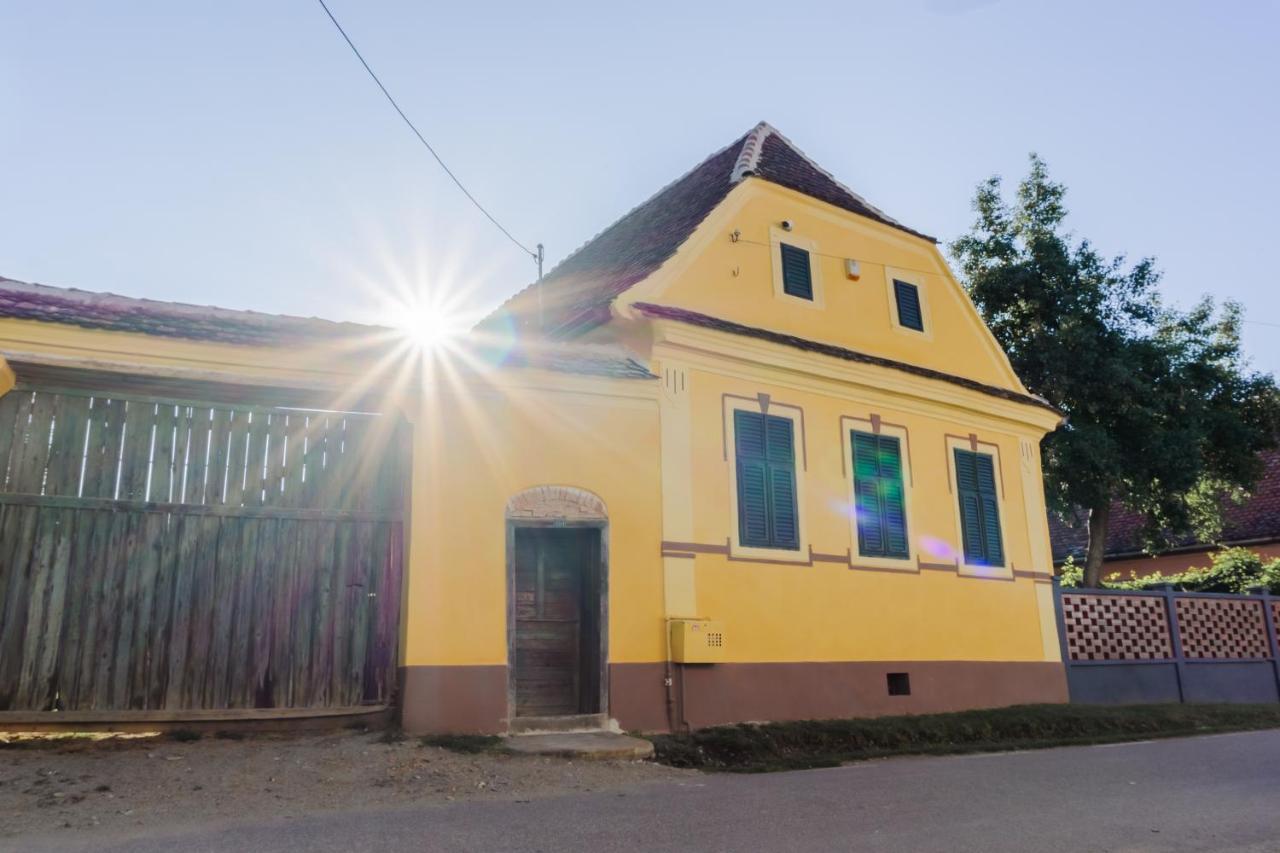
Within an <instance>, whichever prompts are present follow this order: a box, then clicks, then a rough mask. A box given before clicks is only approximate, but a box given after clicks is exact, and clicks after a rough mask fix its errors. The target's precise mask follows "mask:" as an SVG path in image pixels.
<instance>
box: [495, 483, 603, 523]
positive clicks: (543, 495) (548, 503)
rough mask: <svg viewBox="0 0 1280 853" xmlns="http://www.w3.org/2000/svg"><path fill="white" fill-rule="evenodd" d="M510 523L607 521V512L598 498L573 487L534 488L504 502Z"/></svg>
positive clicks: (584, 490) (593, 494) (591, 493)
mask: <svg viewBox="0 0 1280 853" xmlns="http://www.w3.org/2000/svg"><path fill="white" fill-rule="evenodd" d="M506 516H507V518H508V519H511V520H513V521H520V520H526V519H527V520H530V521H607V520H608V519H609V512H608V510H607V509H606V508H605V505H604V501H603V500H601V499H600V496H599V495H597V494H595V493H593V492H589V491H587V490H586V489H579V488H577V487H576V486H534V487H533V488H530V489H525V490H524V491H523V492H520V493H518V494H516V495H514V496H512V498H511V499H510V500H509V501H507V509H506Z"/></svg>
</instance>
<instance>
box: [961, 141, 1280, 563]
mask: <svg viewBox="0 0 1280 853" xmlns="http://www.w3.org/2000/svg"><path fill="white" fill-rule="evenodd" d="M1065 195H1066V188H1065V187H1064V186H1063V185H1062V184H1059V183H1055V182H1054V181H1052V180H1051V179H1050V177H1049V172H1048V169H1047V167H1046V166H1045V164H1044V161H1042V160H1041V159H1040V158H1039V157H1037V156H1035V155H1034V154H1033V155H1031V168H1030V172H1029V174H1028V176H1027V177H1026V179H1024V180H1023V181H1022V182H1021V183H1020V184H1019V186H1018V189H1017V193H1016V197H1015V198H1014V200H1013V202H1012V203H1008V202H1006V201H1005V199H1004V196H1003V193H1002V185H1001V181H1000V178H998V177H992V178H990V179H988V180H987V181H985V182H984V183H982V184H981V185H979V187H978V190H977V193H976V195H975V197H974V210H975V212H976V214H977V216H976V221H975V222H974V225H973V227H972V229H971V230H970V231H969V233H968V234H966V235H965V236H963V237H961V238H959V239H958V240H956V241H955V242H954V243H952V244H951V247H950V248H951V252H952V254H953V256H954V257H955V259H956V262H957V264H958V267H959V270H960V273H961V277H962V279H963V280H964V284H965V287H966V288H967V289H968V291H969V294H970V296H971V297H972V298H973V301H974V303H975V304H976V305H977V307H978V309H979V311H981V312H982V315H983V317H984V318H985V319H986V322H987V324H988V326H989V327H990V329H991V331H992V333H994V335H995V336H996V339H997V340H998V341H999V342H1000V344H1001V346H1003V347H1004V350H1005V352H1006V353H1008V355H1009V359H1010V361H1011V362H1012V364H1013V367H1014V370H1015V371H1016V372H1017V374H1018V376H1019V377H1020V378H1021V379H1022V381H1023V382H1024V383H1025V384H1026V386H1027V387H1028V389H1029V390H1031V391H1032V392H1033V393H1035V394H1038V395H1040V396H1042V397H1044V398H1045V399H1047V400H1048V401H1049V402H1050V403H1052V404H1054V405H1055V406H1057V407H1058V408H1059V409H1061V410H1062V412H1063V413H1064V414H1065V415H1066V417H1067V422H1066V424H1065V425H1064V426H1062V427H1060V428H1059V429H1058V430H1057V431H1055V432H1054V433H1052V434H1050V435H1049V436H1047V437H1046V439H1045V441H1044V444H1043V447H1042V451H1043V452H1042V456H1043V460H1044V473H1045V485H1046V492H1047V496H1048V500H1049V503H1050V506H1051V507H1052V508H1053V509H1054V510H1056V511H1058V512H1059V513H1061V514H1064V515H1067V514H1071V513H1074V512H1076V511H1078V510H1083V511H1084V512H1085V513H1087V516H1088V520H1089V538H1090V548H1089V551H1088V558H1087V561H1086V564H1085V581H1086V584H1087V585H1090V586H1094V585H1097V582H1098V573H1099V570H1100V568H1101V561H1102V554H1103V544H1104V543H1105V537H1106V528H1107V522H1108V520H1109V518H1110V507H1111V505H1112V502H1113V501H1118V502H1119V503H1121V504H1123V505H1125V506H1128V507H1130V508H1131V509H1133V510H1135V511H1138V512H1140V513H1143V514H1144V515H1145V516H1146V517H1147V518H1148V519H1149V525H1148V531H1147V532H1148V535H1149V538H1150V539H1151V540H1152V541H1154V540H1155V539H1156V538H1158V537H1160V536H1176V535H1184V534H1186V533H1188V532H1192V531H1193V528H1199V529H1198V530H1196V532H1201V531H1203V530H1206V529H1208V530H1211V529H1212V528H1213V527H1214V525H1215V524H1219V525H1220V513H1219V511H1218V509H1219V507H1220V506H1221V501H1222V497H1223V495H1225V494H1229V493H1232V492H1239V490H1247V489H1248V488H1250V487H1252V485H1253V484H1254V483H1255V482H1256V481H1257V478H1258V476H1259V475H1260V474H1261V462H1260V460H1259V459H1258V455H1257V454H1258V452H1259V451H1260V450H1264V449H1266V448H1269V447H1274V446H1275V443H1276V437H1277V433H1278V432H1280V397H1278V396H1277V391H1276V386H1275V382H1274V379H1273V378H1272V377H1271V376H1269V375H1265V374H1260V373H1256V372H1253V371H1251V370H1250V369H1249V368H1248V366H1247V364H1246V363H1245V360H1244V358H1243V356H1242V353H1241V350H1240V318H1241V309H1240V306H1239V305H1238V304H1236V303H1233V302H1226V303H1224V304H1223V305H1222V306H1221V307H1218V306H1216V305H1215V304H1214V302H1213V301H1212V300H1211V299H1210V298H1209V297H1205V298H1204V299H1202V300H1201V301H1200V302H1199V303H1198V304H1197V305H1195V306H1194V307H1193V308H1191V310H1189V311H1178V310H1175V309H1173V308H1170V307H1168V306H1166V305H1164V304H1163V303H1162V301H1161V299H1160V293H1159V289H1158V285H1159V282H1160V273H1159V272H1158V270H1157V269H1156V266H1155V263H1154V261H1153V260H1152V259H1151V258H1143V259H1141V260H1139V261H1138V262H1136V263H1134V264H1132V265H1130V264H1128V263H1127V261H1126V259H1125V258H1124V257H1123V256H1122V257H1116V258H1106V257H1104V256H1103V255H1102V254H1100V253H1099V252H1098V251H1097V250H1096V249H1094V247H1093V246H1092V245H1091V244H1090V243H1089V242H1088V241H1087V240H1077V239H1076V238H1075V237H1074V236H1073V235H1071V234H1070V233H1069V232H1068V231H1066V230H1065V227H1064V222H1065V220H1066V216H1067V209H1066V207H1065V205H1064V203H1063V202H1064V197H1065Z"/></svg>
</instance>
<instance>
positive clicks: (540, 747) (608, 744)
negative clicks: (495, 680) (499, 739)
mask: <svg viewBox="0 0 1280 853" xmlns="http://www.w3.org/2000/svg"><path fill="white" fill-rule="evenodd" d="M503 744H504V747H505V748H506V750H507V751H508V752H515V753H519V754H521V755H553V756H557V757H560V758H582V759H589V760H608V759H614V760H618V759H623V760H632V761H634V760H639V759H643V758H652V757H653V744H652V743H650V742H649V741H647V740H643V739H641V738H638V737H631V736H629V735H624V734H618V733H617V732H554V733H548V734H525V735H511V736H510V737H507V738H505V739H504V741H503Z"/></svg>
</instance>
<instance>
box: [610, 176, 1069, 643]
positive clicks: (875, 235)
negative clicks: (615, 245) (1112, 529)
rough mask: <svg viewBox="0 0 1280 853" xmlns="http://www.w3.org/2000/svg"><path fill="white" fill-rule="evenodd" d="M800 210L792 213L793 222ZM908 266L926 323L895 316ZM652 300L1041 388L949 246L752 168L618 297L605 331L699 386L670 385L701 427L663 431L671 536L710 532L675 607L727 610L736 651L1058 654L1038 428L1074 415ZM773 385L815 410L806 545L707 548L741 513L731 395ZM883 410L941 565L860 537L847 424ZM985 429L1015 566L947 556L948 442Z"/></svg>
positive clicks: (950, 549)
mask: <svg viewBox="0 0 1280 853" xmlns="http://www.w3.org/2000/svg"><path fill="white" fill-rule="evenodd" d="M784 220H788V221H790V222H791V224H792V228H791V230H790V231H784V230H782V228H781V223H782V222H783V221H784ZM779 240H782V241H786V242H789V243H792V244H793V245H797V246H799V247H801V248H805V249H807V250H808V251H810V253H811V265H812V269H813V271H814V276H815V299H814V300H813V301H812V302H805V301H802V300H798V299H795V298H794V297H790V296H787V295H785V294H783V293H782V292H781V288H780V282H779V281H778V277H777V270H776V265H777V248H776V243H777V242H778V241H779ZM846 259H854V260H857V261H858V262H859V265H860V276H859V278H858V280H856V281H854V280H851V279H850V278H848V276H847V274H846V268H845V260H846ZM894 278H900V279H902V280H905V281H910V282H911V283H914V284H916V285H917V286H918V287H919V288H920V291H921V296H922V299H923V302H924V314H925V327H926V328H925V333H924V334H920V333H918V332H915V331H911V330H906V329H903V328H901V327H900V326H899V325H898V324H897V322H896V314H895V308H894V306H893V304H892V298H893V297H892V286H891V281H892V279H894ZM635 302H652V303H657V304H660V305H669V306H675V307H679V308H684V309H689V310H693V311H698V312H701V313H704V314H708V315H711V316H714V317H717V318H722V319H727V320H732V321H735V322H738V323H743V324H746V325H749V326H756V327H760V328H764V329H768V330H772V331H777V332H783V333H787V334H791V335H795V336H797V337H800V338H805V339H809V340H816V341H821V342H825V343H832V344H836V345H839V346H843V347H847V348H849V349H853V350H857V351H860V352H865V353H870V354H873V355H876V356H881V357H886V358H890V359H894V360H897V361H902V362H906V363H909V364H913V365H919V366H922V367H928V368H932V369H935V370H939V371H942V372H944V373H948V374H951V375H954V376H960V377H965V378H969V379H974V380H977V381H980V382H983V383H986V384H989V385H994V386H997V387H1001V388H1007V389H1009V390H1013V391H1018V392H1022V393H1025V389H1024V387H1023V386H1022V384H1021V383H1020V382H1019V380H1018V379H1017V377H1016V376H1015V375H1014V374H1013V372H1012V369H1011V367H1010V365H1009V363H1008V360H1007V359H1006V358H1005V356H1004V354H1003V353H1002V352H1001V351H1000V350H999V347H998V346H997V344H996V343H995V341H994V339H993V338H992V336H991V335H990V333H989V332H988V330H987V329H986V328H985V326H984V325H983V323H982V321H981V318H980V317H979V315H978V314H977V312H976V310H975V309H974V307H973V305H972V303H971V302H970V301H969V299H968V297H967V296H966V295H965V294H964V292H963V290H962V289H961V288H960V286H959V285H958V283H957V282H956V281H955V279H954V278H953V277H952V275H951V273H950V271H949V270H948V269H947V266H946V263H945V261H944V259H943V257H942V255H941V253H940V252H939V250H938V248H937V247H936V246H934V245H933V244H931V243H929V242H928V241H926V240H923V239H920V238H916V237H913V236H911V235H908V234H904V233H903V232H901V231H899V230H897V229H894V228H890V227H888V226H884V225H881V224H879V223H876V222H873V221H871V220H868V219H866V218H864V217H859V216H856V215H853V214H850V213H848V212H846V211H842V210H839V209H837V208H834V207H832V206H830V205H827V204H824V203H822V202H819V201H816V200H814V199H810V198H808V197H806V196H804V195H801V194H799V193H796V192H793V191H791V190H788V189H785V188H781V187H778V186H776V185H774V184H770V183H767V182H765V181H762V180H759V179H750V180H748V181H746V182H744V183H743V184H742V185H740V186H738V187H737V188H735V189H734V190H733V191H732V192H731V193H730V195H729V196H728V198H727V199H726V200H725V201H724V202H723V203H722V204H721V206H720V207H719V208H717V210H716V211H714V212H713V213H712V214H711V215H710V216H709V217H708V218H707V219H706V220H705V221H704V222H703V223H702V224H701V225H700V226H699V227H698V229H697V230H696V231H695V233H694V235H693V236H692V237H691V238H690V240H689V241H688V242H687V243H686V244H685V245H684V246H683V247H682V248H681V249H680V250H679V251H678V252H677V254H676V255H675V256H674V257H673V258H672V259H670V260H669V261H668V262H667V263H666V264H665V265H664V266H663V268H662V269H661V270H659V272H657V273H656V274H655V275H653V276H652V277H651V278H650V279H648V280H646V281H645V282H642V283H641V284H639V285H638V286H636V287H635V288H633V289H632V290H631V291H629V292H628V293H626V294H624V296H623V297H622V298H621V299H620V301H619V303H618V305H617V306H616V308H615V310H616V312H617V314H618V316H619V320H620V322H619V323H618V324H617V325H618V327H619V328H618V329H617V330H613V329H610V330H606V331H603V332H601V333H599V334H598V336H600V337H606V336H610V335H613V336H616V337H618V338H619V339H621V340H625V341H627V342H629V343H630V344H631V345H633V346H638V347H639V348H640V349H642V350H643V351H644V353H645V354H646V355H647V356H649V357H650V358H651V359H652V363H651V368H652V369H653V370H654V371H655V372H658V373H661V374H663V375H664V376H667V375H672V374H674V375H677V376H680V377H683V378H682V380H681V381H682V383H683V384H684V386H685V387H687V389H688V390H687V398H686V399H678V398H673V397H672V395H670V394H666V395H664V396H663V398H662V400H663V416H664V419H666V422H664V436H667V435H668V434H669V433H670V434H674V435H679V434H680V432H681V431H682V430H683V431H687V433H688V436H689V438H688V440H687V442H676V441H671V440H668V441H666V443H665V446H664V458H663V467H664V481H663V499H664V502H665V508H666V527H665V530H666V536H665V538H666V540H667V541H668V543H670V547H669V552H670V553H671V554H673V555H674V554H675V552H677V551H678V550H679V548H678V546H679V543H690V544H692V545H694V546H696V547H698V548H700V549H702V550H700V551H699V553H698V554H697V556H696V557H694V558H693V559H689V558H688V557H679V556H669V557H668V558H667V559H666V561H665V573H666V579H667V587H668V590H669V594H668V612H669V615H673V616H700V617H704V618H710V619H719V620H722V621H723V622H724V624H725V628H726V637H727V643H728V649H727V657H728V659H729V660H730V661H837V660H976V661H1043V660H1057V659H1058V658H1059V650H1058V644H1057V638H1056V628H1055V624H1054V616H1053V608H1052V596H1051V594H1050V589H1051V588H1050V586H1049V584H1048V582H1047V580H1048V577H1049V576H1050V574H1051V572H1052V566H1051V563H1050V558H1049V544H1048V530H1047V525H1046V522H1045V515H1044V509H1043V508H1044V498H1043V490H1042V485H1041V472H1040V459H1039V442H1040V439H1041V437H1042V436H1043V435H1044V433H1045V432H1047V431H1049V430H1051V429H1052V428H1053V427H1054V426H1055V425H1056V422H1057V417H1056V415H1054V414H1053V413H1052V412H1048V411H1045V410H1043V409H1038V408H1036V407H1033V406H1028V405H1025V404H1018V403H1011V402H1008V401H1005V400H1001V399H998V398H994V397H992V396H989V395H984V394H980V393H977V392H975V391H971V390H969V389H965V388H962V387H959V386H956V385H954V384H947V383H941V382H938V381H936V380H927V379H922V378H919V377H915V376H912V375H908V374H905V373H903V372H900V371H895V370H891V369H885V368H879V367H872V366H867V365H859V364H853V363H850V362H843V361H840V360H837V359H833V358H827V357H824V356H818V355H814V354H812V353H806V352H803V351H800V350H796V349H795V348H791V347H784V346H780V345H776V344H770V343H765V342H761V341H758V340H755V339H751V338H747V337H743V336H740V335H729V334H726V333H722V332H717V331H711V330H706V329H701V328H696V327H690V326H688V325H685V324H679V323H676V322H673V321H659V322H652V321H648V320H644V319H642V318H641V317H640V315H639V314H638V313H637V312H636V311H635V310H634V309H632V308H631V307H630V306H631V305H632V304H633V303H635ZM759 394H768V395H770V398H771V400H772V401H773V404H774V405H779V404H785V405H788V406H791V407H794V409H795V410H802V411H803V438H804V446H805V448H806V449H807V455H808V460H807V470H805V471H802V472H801V475H800V476H801V482H800V483H799V512H800V516H801V527H802V549H803V551H802V552H801V553H800V554H798V555H794V554H793V555H787V554H777V553H775V554H769V553H752V552H751V551H749V550H739V549H734V553H735V554H736V556H737V557H738V558H733V559H731V558H730V557H727V556H724V555H721V554H717V553H709V552H708V551H710V550H714V549H715V548H717V547H720V548H721V549H723V548H724V546H725V545H726V543H727V542H728V540H731V539H733V538H734V536H735V532H734V531H735V528H736V525H737V518H736V513H735V509H734V502H735V496H734V495H733V493H732V488H733V487H732V480H731V470H732V466H733V458H732V451H731V450H729V452H728V453H727V454H726V443H728V442H731V438H730V437H729V433H730V431H731V425H730V422H729V421H728V420H727V418H728V415H727V414H726V411H725V407H726V400H728V399H732V398H745V399H748V400H750V399H754V398H756V397H757V395H759ZM726 395H728V396H726ZM872 414H875V415H878V416H879V417H880V418H882V419H883V420H884V421H885V422H887V423H892V424H897V425H901V426H902V427H903V428H904V429H905V430H906V432H907V435H906V437H905V440H906V443H907V446H908V447H907V451H908V452H909V454H910V457H911V461H912V466H913V475H914V476H913V480H914V484H913V485H912V487H911V488H910V489H909V496H908V499H909V501H910V504H911V507H910V513H911V515H912V524H911V530H910V535H911V537H912V538H913V540H914V543H915V546H916V549H915V550H916V553H915V555H914V556H915V557H916V560H915V561H913V562H917V563H918V562H924V563H928V564H930V565H931V566H933V568H929V569H921V570H918V571H912V572H892V571H872V570H870V569H871V568H882V567H881V566H874V567H873V566H870V565H868V563H869V561H866V560H860V559H859V558H858V556H857V543H856V539H855V535H854V532H853V530H852V529H851V524H850V518H849V513H850V504H851V489H852V484H851V481H850V479H849V475H848V472H847V466H846V464H845V462H844V459H843V454H844V452H845V448H844V445H845V442H847V441H848V437H847V433H846V432H845V429H844V428H845V427H847V426H848V424H843V423H842V420H841V419H842V417H856V418H869V417H870V416H871V415H872ZM673 423H679V424H680V426H679V427H673V426H672V424H673ZM798 426H799V424H797V427H798ZM970 434H976V435H977V437H978V438H979V440H980V441H982V442H984V443H988V442H989V443H990V444H991V445H993V446H994V448H996V453H997V455H998V457H999V465H1000V470H1001V480H1002V488H1003V500H1002V505H1001V525H1002V531H1003V536H1004V540H1005V549H1006V552H1007V566H1006V569H1005V571H1003V572H995V571H989V572H986V574H997V575H1002V577H1000V578H999V579H996V578H984V577H979V576H978V575H980V574H983V573H982V572H980V571H974V570H972V569H968V568H965V567H959V568H952V570H951V571H944V570H943V567H944V566H946V565H947V564H951V565H952V566H955V564H956V563H957V558H956V556H955V554H956V552H957V551H958V550H959V540H960V533H959V518H958V512H957V508H956V499H955V496H954V494H953V493H952V486H951V484H950V467H949V462H948V458H949V456H950V454H951V452H952V449H951V448H952V446H953V445H954V443H955V442H956V441H961V440H963V438H964V437H967V436H969V435H970ZM799 435H800V433H799V432H798V433H797V440H799ZM948 436H952V438H951V439H948ZM948 441H950V442H951V444H948ZM980 449H982V450H983V451H984V452H992V447H989V446H983V447H982V448H980ZM673 452H674V453H676V454H678V458H674V459H673V458H672V456H671V454H672V453H673ZM797 452H799V447H798V448H797ZM809 549H812V551H813V552H814V553H815V554H818V555H823V557H824V559H819V560H817V561H814V562H812V564H808V565H806V564H797V563H795V562H787V561H788V560H794V559H795V557H796V556H799V557H801V558H807V556H808V551H809ZM850 552H852V556H846V558H845V560H844V562H843V563H841V562H838V560H839V558H840V556H841V555H849V554H850ZM805 562H807V559H806V560H805ZM870 562H875V561H870ZM851 565H852V566H853V568H851ZM672 590H674V591H676V592H675V593H674V594H673V593H672V592H671V591H672Z"/></svg>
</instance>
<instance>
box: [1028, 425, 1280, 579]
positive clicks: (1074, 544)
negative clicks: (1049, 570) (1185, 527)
mask: <svg viewBox="0 0 1280 853" xmlns="http://www.w3.org/2000/svg"><path fill="white" fill-rule="evenodd" d="M1262 459H1263V462H1264V463H1265V465H1266V469H1265V472H1264V473H1263V475H1262V479H1261V480H1259V481H1258V485H1257V486H1256V487H1255V488H1254V490H1253V495H1252V497H1251V498H1250V499H1249V500H1247V501H1245V502H1244V503H1243V504H1241V505H1239V506H1236V505H1234V504H1231V505H1228V506H1227V508H1226V518H1225V522H1226V523H1225V525H1224V526H1223V530H1222V541H1223V542H1225V543H1228V544H1230V543H1232V542H1250V541H1255V540H1259V539H1280V450H1271V451H1267V452H1266V453H1263V454H1262ZM1143 523H1144V522H1143V517H1142V516H1141V515H1139V514H1138V513H1136V512H1133V511H1132V510H1129V509H1125V508H1124V507H1122V506H1120V505H1119V504H1116V505H1115V506H1113V507H1112V509H1111V525H1110V530H1108V531H1107V555H1108V556H1119V555H1122V554H1136V553H1139V552H1141V551H1142V527H1143ZM1049 538H1050V540H1051V541H1052V543H1053V559H1054V561H1055V562H1056V561H1058V560H1064V559H1066V558H1067V556H1068V555H1075V556H1077V557H1080V556H1082V555H1083V554H1084V551H1085V546H1086V545H1087V544H1088V541H1089V540H1088V533H1087V529H1086V525H1085V522H1084V519H1083V516H1082V518H1081V521H1080V523H1079V524H1078V525H1075V524H1072V525H1069V524H1067V523H1066V522H1064V521H1062V520H1061V519H1059V518H1058V517H1057V516H1056V515H1054V514H1053V513H1050V514H1049ZM1207 544H1209V543H1204V542H1200V541H1199V540H1197V539H1196V538H1195V537H1194V536H1188V537H1185V538H1183V539H1181V540H1179V541H1178V542H1177V543H1176V544H1175V545H1174V546H1173V547H1177V548H1189V547H1195V546H1198V545H1207Z"/></svg>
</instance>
